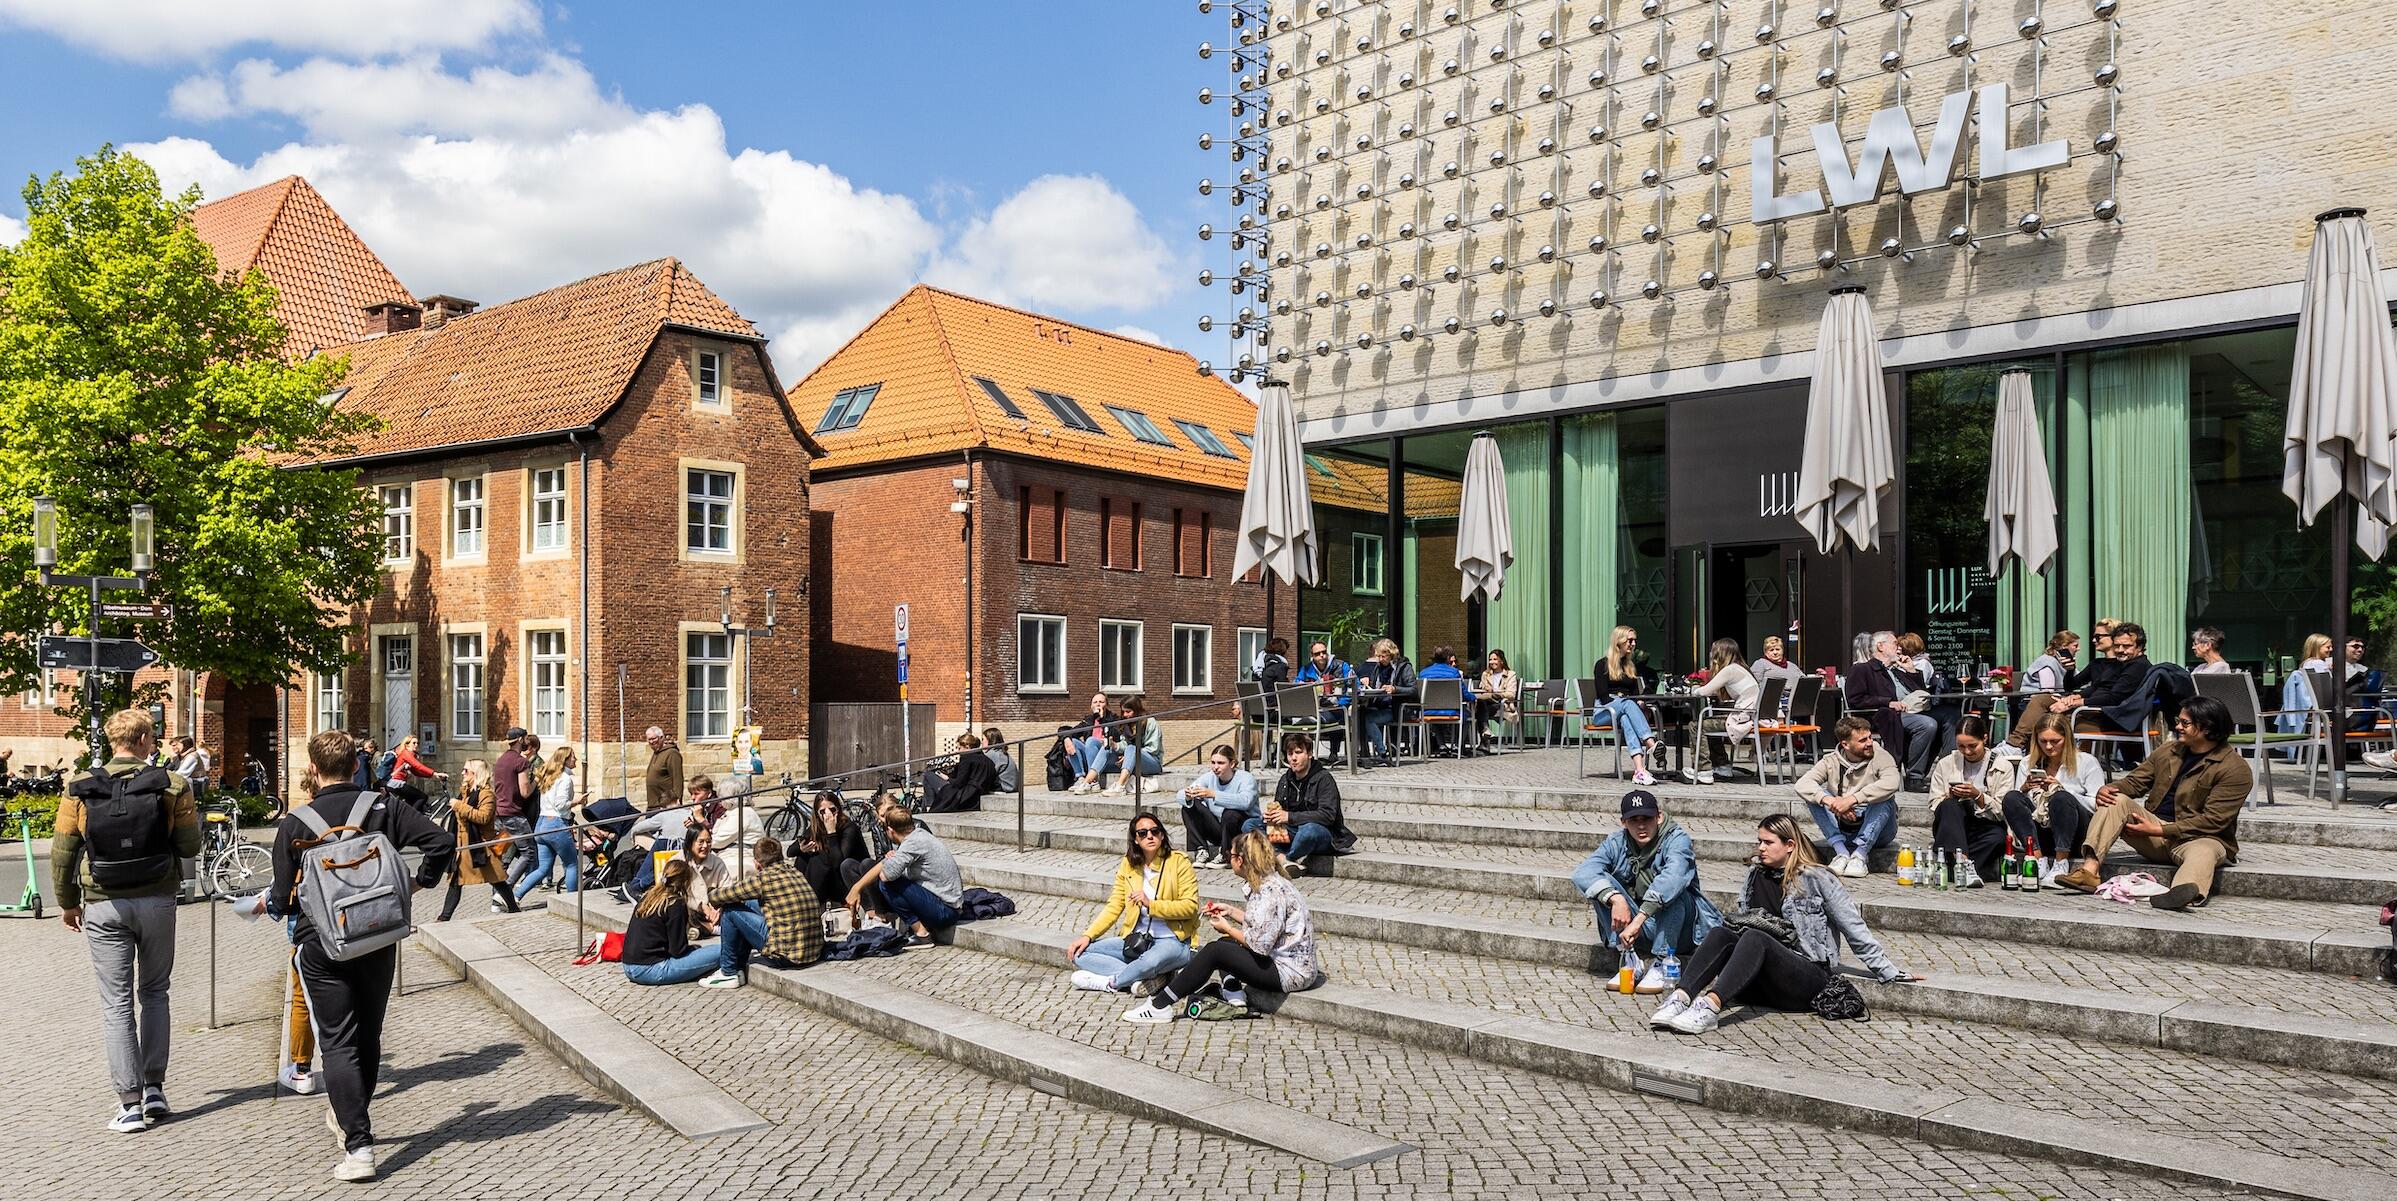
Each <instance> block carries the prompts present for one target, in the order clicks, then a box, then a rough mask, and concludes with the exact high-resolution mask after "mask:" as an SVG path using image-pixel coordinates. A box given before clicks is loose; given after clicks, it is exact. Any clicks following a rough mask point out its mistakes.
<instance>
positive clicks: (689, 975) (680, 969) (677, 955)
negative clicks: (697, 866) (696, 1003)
mask: <svg viewBox="0 0 2397 1201" xmlns="http://www.w3.org/2000/svg"><path fill="white" fill-rule="evenodd" d="M690 889H691V865H690V864H688V863H686V862H684V861H683V860H681V859H669V860H667V861H666V866H665V868H664V869H663V870H661V871H659V872H658V880H657V883H655V884H652V885H650V886H649V891H648V892H645V893H642V894H641V903H640V904H638V905H635V906H633V915H632V917H631V918H629V919H627V920H626V921H625V923H624V978H625V979H627V980H630V981H632V982H633V983H635V984H688V983H690V982H691V981H693V980H697V979H699V978H700V977H702V976H705V975H707V974H708V973H709V972H710V971H713V970H715V967H716V962H717V959H718V957H719V953H718V950H717V948H715V947H712V946H705V945H694V944H693V943H692V942H691V903H690V900H689V896H690Z"/></svg>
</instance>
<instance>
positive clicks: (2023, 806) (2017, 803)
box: [2005, 713, 2106, 885]
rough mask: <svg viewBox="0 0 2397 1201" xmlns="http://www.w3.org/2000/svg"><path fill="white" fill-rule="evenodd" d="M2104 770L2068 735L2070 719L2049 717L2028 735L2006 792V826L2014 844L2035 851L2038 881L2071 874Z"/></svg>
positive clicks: (2103, 783)
mask: <svg viewBox="0 0 2397 1201" xmlns="http://www.w3.org/2000/svg"><path fill="white" fill-rule="evenodd" d="M2105 786H2106V769H2105V768H2104V767H2103V766H2102V765H2100V764H2099V763H2098V761H2097V756H2095V755H2084V754H2082V753H2081V750H2080V747H2079V746H2078V745H2077V744H2076V743H2074V741H2073V737H2072V718H2071V717H2069V716H2067V715H2065V714H2062V713H2051V714H2049V715H2047V716H2046V717H2044V718H2041V719H2040V721H2039V725H2038V727H2037V728H2036V729H2033V730H2032V731H2031V752H2030V755H2029V757H2028V758H2025V759H2024V760H2023V762H2022V784H2021V786H2020V787H2018V788H2016V789H2015V790H2014V791H2012V792H2009V793H2007V794H2006V797H2005V809H2006V825H2007V827H2008V828H2009V829H2011V830H2012V831H2013V832H2014V838H2015V841H2017V842H2019V843H2021V844H2022V845H2023V847H2024V848H2025V849H2035V850H2037V851H2038V852H2039V882H2040V884H2042V885H2052V884H2054V883H2055V882H2056V877H2058V876H2061V875H2063V874H2064V873H2066V872H2068V871H2071V870H2072V865H2073V863H2074V861H2075V857H2076V856H2078V855H2079V854H2080V848H2081V835H2082V834H2083V833H2085V832H2087V830H2088V829H2089V819H2090V817H2091V816H2092V815H2093V814H2095V813H2096V812H2097V790H2098V789H2100V788H2103V787H2105Z"/></svg>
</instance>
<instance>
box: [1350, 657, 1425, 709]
mask: <svg viewBox="0 0 2397 1201" xmlns="http://www.w3.org/2000/svg"><path fill="white" fill-rule="evenodd" d="M1357 679H1358V680H1360V681H1362V682H1363V683H1364V684H1365V685H1366V687H1363V688H1360V689H1359V690H1358V692H1357V696H1358V697H1359V698H1361V699H1362V700H1363V701H1364V702H1365V704H1367V705H1368V706H1374V705H1399V704H1404V703H1405V702H1407V701H1411V700H1414V699H1415V665H1414V663H1412V662H1410V661H1409V660H1408V659H1407V657H1406V656H1405V655H1400V656H1398V657H1397V658H1394V659H1392V660H1390V661H1389V662H1388V663H1377V662H1375V661H1373V660H1371V659H1367V660H1366V661H1365V662H1363V663H1361V664H1359V665H1358V666H1357ZM1383 684H1388V685H1390V691H1389V692H1388V693H1384V692H1382V691H1381V685H1383Z"/></svg>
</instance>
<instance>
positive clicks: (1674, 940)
mask: <svg viewBox="0 0 2397 1201" xmlns="http://www.w3.org/2000/svg"><path fill="white" fill-rule="evenodd" d="M1573 887H1574V888H1575V889H1578V890H1579V891H1580V892H1581V895H1583V896H1585V897H1588V898H1589V899H1590V905H1591V907H1592V908H1594V909H1595V910H1596V911H1597V914H1598V937H1599V939H1600V940H1601V941H1602V942H1604V943H1605V944H1606V945H1607V946H1609V947H1612V948H1614V949H1615V950H1616V951H1617V952H1618V953H1622V952H1626V951H1633V950H1636V951H1637V952H1639V953H1641V954H1644V955H1646V956H1647V958H1648V961H1649V962H1648V970H1647V972H1646V973H1645V974H1644V975H1642V976H1641V978H1640V980H1639V983H1638V985H1637V987H1638V989H1639V991H1641V992H1644V993H1660V992H1663V991H1664V990H1665V976H1664V967H1663V965H1662V963H1661V962H1660V961H1661V960H1662V959H1663V957H1664V955H1665V954H1666V953H1667V952H1668V951H1670V952H1671V953H1673V954H1677V955H1679V954H1688V953H1689V952H1690V951H1692V950H1694V949H1695V948H1696V947H1697V945H1698V943H1699V940H1701V939H1703V938H1705V937H1706V935H1707V933H1708V932H1709V931H1711V930H1713V929H1714V928H1715V927H1716V926H1719V925H1721V924H1722V922H1723V915H1722V913H1721V912H1720V911H1719V910H1717V909H1716V908H1715V907H1714V903H1713V902H1711V901H1709V900H1707V899H1706V896H1705V894H1704V893H1702V892H1701V891H1699V888H1698V856H1697V852H1696V851H1695V850H1694V849H1693V848H1692V847H1691V845H1690V836H1689V833H1688V832H1687V831H1685V830H1683V829H1682V828H1681V827H1680V825H1678V824H1677V823H1674V822H1671V821H1667V820H1665V819H1664V817H1663V816H1662V814H1661V813H1660V812H1659V811H1658V809H1657V804H1656V794H1655V793H1652V792H1649V791H1648V790H1647V789H1644V788H1637V789H1633V790H1632V791H1631V792H1629V793H1626V794H1625V795H1624V797H1623V828H1622V829H1621V830H1620V831H1617V832H1616V833H1614V834H1610V835H1608V836H1607V839H1606V841H1605V842H1602V843H1600V844H1598V849H1597V850H1595V851H1592V852H1590V857H1589V858H1587V859H1584V860H1582V861H1581V866H1580V867H1577V868H1574V869H1573Z"/></svg>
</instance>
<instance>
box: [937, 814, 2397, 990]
mask: <svg viewBox="0 0 2397 1201" xmlns="http://www.w3.org/2000/svg"><path fill="white" fill-rule="evenodd" d="M925 820H926V821H927V822H928V823H929V824H931V825H932V827H933V828H934V829H935V830H936V831H938V832H939V833H940V834H941V836H942V837H944V838H955V839H959V840H963V841H968V842H974V843H977V844H979V845H982V846H986V847H992V848H1008V849H1012V847H1013V845H1014V838H1015V824H1014V822H1013V820H1012V819H1003V818H1001V817H1000V816H998V815H995V814H971V813H949V814H932V815H927V816H926V818H925ZM1048 822H1054V823H1057V824H1054V825H1049V824H1046V823H1048ZM1037 845H1039V846H1042V847H1044V848H1049V849H1053V850H1058V851H1066V852H1072V853H1075V854H1080V855H1090V856H1093V857H1095V859H1094V862H1093V863H1092V864H1090V865H1088V866H1089V867H1090V870H1093V871H1100V870H1106V869H1108V868H1109V867H1110V865H1111V864H1112V863H1113V862H1114V859H1115V858H1116V857H1117V856H1120V855H1121V853H1122V847H1123V836H1122V833H1121V830H1120V828H1110V827H1107V826H1102V825H1098V824H1096V823H1074V822H1071V821H1070V820H1069V819H1045V822H1044V824H1043V825H1042V827H1041V828H1040V829H1039V830H1038V840H1037ZM1423 849H1424V850H1426V851H1429V852H1431V853H1424V854H1405V853H1399V852H1392V851H1360V852H1358V853H1356V854H1352V855H1342V856H1337V857H1319V861H1318V862H1317V863H1316V864H1314V865H1312V870H1313V871H1314V872H1315V873H1318V875H1319V876H1320V877H1322V878H1323V879H1324V884H1323V885H1322V887H1325V888H1332V889H1333V890H1334V891H1338V890H1339V889H1338V888H1337V887H1335V885H1334V882H1338V883H1339V884H1347V882H1352V881H1353V882H1355V883H1354V884H1349V885H1348V891H1350V892H1353V893H1358V894H1360V895H1371V896H1373V897H1374V898H1375V900H1376V901H1378V902H1381V903H1387V904H1394V905H1399V906H1413V907H1420V909H1422V910H1424V911H1428V912H1432V913H1454V912H1455V911H1457V910H1459V909H1461V908H1478V909H1483V910H1490V911H1496V912H1520V911H1524V910H1530V909H1539V910H1543V911H1545V912H1546V913H1547V914H1548V924H1550V925H1552V926H1555V927H1557V928H1559V929H1561V930H1569V931H1571V934H1572V936H1573V938H1575V939H1576V940H1577V942H1576V946H1577V947H1578V952H1577V954H1576V956H1575V958H1576V959H1578V960H1580V961H1584V962H1586V961H1587V959H1588V953H1589V952H1588V949H1589V946H1590V945H1591V944H1590V943H1589V941H1588V932H1589V929H1590V918H1589V910H1588V908H1587V902H1586V901H1583V900H1582V899H1581V896H1580V894H1579V893H1578V892H1576V891H1575V890H1574V888H1573V884H1572V880H1571V878H1570V872H1571V868H1572V863H1571V861H1570V860H1569V859H1566V860H1560V861H1554V862H1546V863H1536V862H1535V863H1531V864H1527V863H1520V862H1512V863H1510V862H1503V861H1502V860H1503V859H1505V858H1507V857H1508V856H1501V855H1496V854H1493V853H1491V852H1490V851H1488V850H1482V851H1481V853H1480V854H1478V855H1476V856H1474V857H1454V855H1453V852H1449V851H1447V849H1446V848H1438V847H1432V846H1430V845H1428V844H1426V845H1425V846H1424V848H1423ZM1541 854H1542V853H1539V852H1526V853H1522V854H1520V855H1516V856H1513V857H1514V858H1518V859H1521V858H1526V857H1529V858H1532V859H1534V860H1535V861H1536V860H1537V859H1539V858H1540V856H1541ZM1737 880H1738V876H1737V875H1736V874H1735V873H1732V872H1723V873H1719V874H1713V875H1704V874H1702V881H1703V883H1704V886H1705V887H1706V889H1707V893H1708V895H1709V897H1710V898H1712V899H1713V900H1714V901H1715V902H1716V904H1717V905H1720V906H1726V907H1727V906H1729V905H1730V904H1731V903H1732V901H1733V900H1735V899H1736V898H1737V895H1738V884H1737ZM1847 883H1848V884H1849V886H1850V891H1851V892H1852V893H1853V894H1854V895H1855V897H1856V900H1857V904H1858V906H1859V908H1860V909H1861V910H1862V911H1863V913H1864V915H1865V920H1866V921H1867V922H1869V923H1870V924H1871V925H1872V926H1873V927H1874V928H1875V929H1876V930H1893V931H1914V932H1922V933H1937V934H1962V935H1969V936H1973V937H1978V938H1989V939H1999V940H2004V941H2009V942H2018V943H2024V944H2028V945H2034V946H2040V947H2049V948H2059V949H2070V950H2083V951H2104V952H2116V951H2131V950H2137V951H2149V952H2155V953H2158V954H2163V955H2167V956H2173V957H2183V958H2209V959H2214V960H2217V961H2222V962H2230V963H2240V964H2248V965H2253V966H2262V967H2283V968H2298V969H2308V970H2313V971H2321V972H2332V973H2337V974H2342V975H2349V976H2373V975H2377V974H2378V973H2379V972H2380V970H2381V966H2382V963H2383V961H2384V957H2385V956H2386V954H2387V953H2388V938H2387V935H2386V934H2384V933H2382V932H2381V931H2380V929H2379V927H2378V926H2377V925H2376V924H2375V922H2376V920H2377V916H2378V915H2377V913H2375V912H2374V911H2373V910H2372V909H2371V908H2369V907H2367V906H2360V905H2332V904H2327V903H2320V902H2303V901H2275V900H2264V899H2258V898H2249V897H2222V898H2219V899H2217V900H2215V901H2213V902H2212V903H2211V904H2209V905H2208V906H2207V907H2206V908H2204V909H2198V910H2190V911H2188V912H2185V913H2180V914H2171V913H2163V912H2159V911H2157V910H2154V909H2151V908H2149V907H2147V906H2118V905H2116V904H2114V903H2112V902H2108V901H2102V900H2098V899H2095V898H2090V897H2082V896H2074V895H2071V894H2066V893H2061V892H2055V891H2042V892H2039V893H2034V894H2017V893H2008V892H2004V891H2002V890H2000V889H1997V888H1995V887H1990V888H1982V889H1977V890H1971V891H1948V892H1932V891H1929V890H1918V889H1912V888H1902V887H1899V886H1897V885H1896V884H1895V882H1894V881H1892V880H1891V879H1890V878H1889V877H1886V876H1875V877H1871V878H1869V879H1864V880H1851V881H1848V882H1847ZM1314 884H1315V881H1314V880H1313V879H1311V880H1310V885H1314ZM1377 888H1378V889H1379V890H1380V891H1379V892H1378V893H1377V892H1375V891H1374V890H1375V889H1377ZM1314 890H1315V889H1314V888H1312V887H1311V888H1310V893H1312V892H1313V891H1314ZM1463 894H1486V895H1483V896H1468V895H1463ZM1431 945H1444V944H1437V943H1435V944H1431ZM1498 945H1500V946H1501V947H1503V946H1504V945H1505V944H1504V940H1499V944H1498ZM1524 950H1525V951H1527V952H1528V951H1529V950H1530V949H1529V948H1525V949H1524ZM1489 953H1492V954H1496V955H1499V956H1501V957H1514V958H1521V957H1523V954H1521V953H1518V954H1514V955H1509V954H1508V952H1507V951H1506V950H1503V949H1499V950H1494V951H1491V952H1489ZM1551 955H1552V952H1549V951H1540V952H1538V953H1537V958H1539V959H1540V960H1541V961H1547V960H1548V959H1549V958H1550V957H1551Z"/></svg>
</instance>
